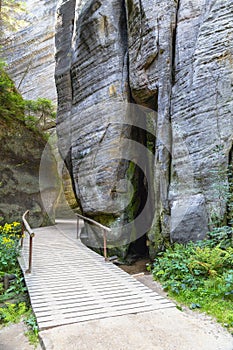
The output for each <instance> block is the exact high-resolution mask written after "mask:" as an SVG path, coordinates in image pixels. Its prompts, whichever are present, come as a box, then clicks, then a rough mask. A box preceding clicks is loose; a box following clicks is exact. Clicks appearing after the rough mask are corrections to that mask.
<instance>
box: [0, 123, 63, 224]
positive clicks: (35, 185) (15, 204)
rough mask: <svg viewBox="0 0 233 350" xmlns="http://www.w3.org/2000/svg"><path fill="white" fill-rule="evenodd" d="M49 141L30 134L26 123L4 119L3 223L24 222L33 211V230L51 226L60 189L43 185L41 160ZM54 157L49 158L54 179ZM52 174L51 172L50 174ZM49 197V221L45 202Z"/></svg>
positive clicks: (0, 129) (0, 134)
mask: <svg viewBox="0 0 233 350" xmlns="http://www.w3.org/2000/svg"><path fill="white" fill-rule="evenodd" d="M45 144H46V141H45V140H44V139H43V138H42V137H41V135H39V134H37V133H35V132H34V131H32V130H29V129H28V128H27V127H26V126H25V124H24V123H23V122H22V121H19V120H17V119H11V120H5V119H4V118H2V117H0V150H1V151H0V157H1V164H0V198H1V200H0V218H1V222H2V221H3V222H11V221H15V220H16V221H17V220H19V221H21V217H22V214H23V213H24V212H25V211H26V210H28V209H29V210H30V223H31V224H32V225H33V227H38V226H40V225H45V224H51V223H52V222H53V219H54V212H53V211H54V202H55V200H56V197H57V189H56V187H54V181H53V183H52V185H51V183H48V181H44V185H43V188H42V187H41V186H40V183H39V168H40V160H41V156H42V153H43V150H44V147H45ZM54 166H55V163H54V159H53V156H52V155H51V154H50V155H49V154H47V167H48V168H49V167H50V174H51V175H54V173H55V172H54V171H53V170H54ZM48 173H49V170H48ZM41 192H42V193H43V195H44V197H46V196H48V194H49V201H50V209H51V210H50V213H49V217H48V215H47V212H46V211H45V209H44V203H43V202H42V200H41Z"/></svg>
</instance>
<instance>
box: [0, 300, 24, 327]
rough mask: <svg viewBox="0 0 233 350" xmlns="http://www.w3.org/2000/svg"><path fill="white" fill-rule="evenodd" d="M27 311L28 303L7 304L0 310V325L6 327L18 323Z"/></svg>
mask: <svg viewBox="0 0 233 350" xmlns="http://www.w3.org/2000/svg"><path fill="white" fill-rule="evenodd" d="M26 311H27V305H26V303H18V304H11V303H5V306H4V307H1V308H0V323H3V324H6V325H7V324H9V323H18V322H19V321H20V319H21V317H22V315H24V314H25V313H26Z"/></svg>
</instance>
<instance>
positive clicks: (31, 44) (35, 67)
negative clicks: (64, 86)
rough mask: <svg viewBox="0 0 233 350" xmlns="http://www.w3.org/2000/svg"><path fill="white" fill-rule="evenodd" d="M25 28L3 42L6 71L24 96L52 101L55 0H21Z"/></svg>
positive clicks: (54, 100)
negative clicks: (22, 2) (23, 9)
mask: <svg viewBox="0 0 233 350" xmlns="http://www.w3.org/2000/svg"><path fill="white" fill-rule="evenodd" d="M24 2H25V4H26V7H27V12H28V13H25V16H24V19H25V20H26V22H27V25H26V27H25V28H23V29H21V30H19V31H18V32H17V33H12V36H11V37H10V38H9V39H8V40H7V44H6V45H4V52H3V56H4V59H5V60H6V62H7V63H8V65H9V67H8V73H9V75H10V76H11V78H12V79H13V80H14V82H15V85H16V87H17V88H18V90H19V91H20V92H21V94H22V95H23V97H24V98H26V99H31V100H36V99H37V98H38V97H44V98H48V99H51V100H52V101H53V102H55V103H56V99H57V97H56V87H55V81H54V69H55V58H54V34H55V12H56V5H57V0H47V1H40V0H36V1H35V0H25V1H24Z"/></svg>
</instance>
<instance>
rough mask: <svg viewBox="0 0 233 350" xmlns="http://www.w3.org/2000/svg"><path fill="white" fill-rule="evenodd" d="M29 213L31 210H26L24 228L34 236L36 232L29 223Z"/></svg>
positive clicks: (23, 217) (23, 218)
mask: <svg viewBox="0 0 233 350" xmlns="http://www.w3.org/2000/svg"><path fill="white" fill-rule="evenodd" d="M28 214H29V210H27V211H25V213H24V214H23V216H22V220H23V224H24V228H25V229H26V231H27V233H28V234H29V235H30V236H31V237H34V236H35V233H34V232H33V230H32V229H31V227H30V225H29V223H28V222H27V220H26V215H28Z"/></svg>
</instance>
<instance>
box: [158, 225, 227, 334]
mask: <svg viewBox="0 0 233 350" xmlns="http://www.w3.org/2000/svg"><path fill="white" fill-rule="evenodd" d="M232 238H233V229H232V228H231V227H226V226H225V227H222V228H216V229H214V230H213V231H212V232H210V233H208V236H207V238H206V239H205V240H203V241H198V242H196V243H193V242H189V243H187V244H178V243H175V244H174V245H173V246H172V247H170V248H168V249H167V250H166V251H165V252H162V253H159V254H158V256H157V258H156V259H155V262H154V264H153V266H152V273H153V277H154V279H155V280H158V281H160V282H161V283H162V286H163V288H164V289H165V290H166V291H167V292H168V294H169V296H171V297H173V298H174V299H176V300H177V301H178V302H180V303H183V304H185V305H188V306H189V307H190V309H201V310H202V311H204V312H206V313H207V314H209V315H212V316H214V317H215V318H216V319H217V321H219V322H220V323H222V324H223V325H224V326H225V327H227V328H228V329H229V331H230V332H233V244H232V241H233V239H232Z"/></svg>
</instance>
